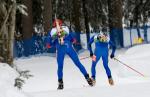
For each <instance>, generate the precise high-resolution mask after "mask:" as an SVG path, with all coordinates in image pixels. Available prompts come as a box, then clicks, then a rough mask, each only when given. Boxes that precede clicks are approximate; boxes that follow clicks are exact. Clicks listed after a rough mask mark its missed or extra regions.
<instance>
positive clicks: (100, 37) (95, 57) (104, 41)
mask: <svg viewBox="0 0 150 97" xmlns="http://www.w3.org/2000/svg"><path fill="white" fill-rule="evenodd" d="M93 42H95V51H94V54H93V51H92V47H91V44H92V43H93ZM109 45H110V46H111V47H112V53H111V55H110V58H114V53H115V49H116V47H115V45H114V43H113V42H112V41H110V40H109V38H108V35H107V34H106V33H102V32H101V33H99V34H97V35H94V36H93V37H92V38H91V39H90V41H89V43H88V49H89V51H90V56H91V57H92V67H91V73H92V77H91V78H92V80H93V85H95V83H96V70H95V67H96V64H97V62H98V61H99V59H100V58H101V57H102V60H103V66H104V68H105V71H106V74H107V77H108V82H109V84H110V85H113V84H114V82H113V79H112V75H111V71H110V69H109V67H108V55H109V50H108V46H109Z"/></svg>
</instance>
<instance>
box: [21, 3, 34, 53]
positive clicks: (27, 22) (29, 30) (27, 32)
mask: <svg viewBox="0 0 150 97" xmlns="http://www.w3.org/2000/svg"><path fill="white" fill-rule="evenodd" d="M22 3H23V4H24V5H25V6H26V7H27V13H28V16H26V15H22V32H23V33H22V34H23V41H24V55H25V56H29V55H30V54H31V46H32V42H31V38H32V34H33V15H32V0H22Z"/></svg>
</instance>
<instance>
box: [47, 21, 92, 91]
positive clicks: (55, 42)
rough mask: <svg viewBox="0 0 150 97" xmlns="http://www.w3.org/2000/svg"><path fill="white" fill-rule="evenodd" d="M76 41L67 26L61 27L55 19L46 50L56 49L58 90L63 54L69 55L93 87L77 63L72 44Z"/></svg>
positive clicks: (60, 80) (61, 85) (85, 72)
mask: <svg viewBox="0 0 150 97" xmlns="http://www.w3.org/2000/svg"><path fill="white" fill-rule="evenodd" d="M75 42H76V39H75V38H74V37H73V35H72V34H71V33H69V29H68V27H67V26H62V21H61V20H59V19H56V20H55V21H54V23H53V28H52V30H51V31H50V32H49V37H48V43H47V48H50V47H52V46H55V47H56V54H57V63H58V70H57V75H58V88H57V89H63V88H64V84H63V65H64V64H63V61H64V57H65V54H67V55H69V57H70V58H71V59H72V60H73V62H74V64H75V65H76V66H77V67H78V68H79V70H80V71H81V72H82V74H83V75H84V77H85V79H86V81H87V82H88V84H89V85H90V86H92V85H93V83H92V80H91V78H90V77H89V74H88V73H87V71H86V69H85V67H84V66H83V65H82V64H81V62H80V61H79V58H78V55H77V53H76V52H75V50H74V48H73V46H72V43H75Z"/></svg>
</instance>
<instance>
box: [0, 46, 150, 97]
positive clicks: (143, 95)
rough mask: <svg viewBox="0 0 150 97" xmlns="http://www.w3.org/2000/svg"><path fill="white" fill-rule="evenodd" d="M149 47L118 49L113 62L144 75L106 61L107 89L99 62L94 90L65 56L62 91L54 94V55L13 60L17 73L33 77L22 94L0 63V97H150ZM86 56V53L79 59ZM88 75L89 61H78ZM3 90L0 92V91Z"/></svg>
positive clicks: (85, 51) (14, 74)
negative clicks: (109, 73) (111, 81)
mask: <svg viewBox="0 0 150 97" xmlns="http://www.w3.org/2000/svg"><path fill="white" fill-rule="evenodd" d="M149 49H150V44H143V45H138V46H134V47H132V48H129V49H125V48H123V49H118V50H117V51H116V58H117V59H119V60H120V61H122V62H124V63H125V64H127V65H129V66H130V67H132V68H134V69H136V70H137V71H139V72H141V73H142V74H144V75H145V77H143V76H141V75H139V74H138V73H137V72H135V71H133V70H131V69H130V68H128V67H126V66H124V65H122V64H121V63H119V62H117V61H115V60H113V59H109V66H110V69H111V71H112V76H113V79H114V82H115V85H114V86H110V85H109V84H108V81H107V77H106V73H105V70H104V68H103V65H102V62H101V60H100V61H99V62H98V64H97V67H96V70H97V80H96V82H97V83H96V86H95V87H90V86H88V85H87V82H86V81H85V79H84V77H83V76H82V74H81V73H80V71H79V70H78V68H77V67H76V66H75V65H74V63H73V62H72V60H71V59H70V58H69V57H68V56H66V57H65V60H64V90H59V91H58V90H57V84H58V83H57V62H56V58H55V55H54V54H47V55H37V56H31V57H30V58H20V59H16V60H15V62H14V64H16V65H17V67H19V69H21V70H29V71H30V74H32V75H33V77H31V78H29V79H28V80H26V83H25V84H24V85H23V87H22V90H17V89H16V88H14V87H13V84H14V80H13V79H15V78H16V77H17V76H18V74H17V73H16V72H15V70H14V69H12V68H11V67H9V66H8V65H7V64H2V63H0V86H1V88H0V94H1V95H0V97H149V95H150V92H149V90H150V52H149ZM88 55H89V52H88V51H87V50H84V51H83V52H81V53H80V54H79V58H82V57H86V56H88ZM81 62H82V63H83V65H84V66H85V68H86V69H87V71H88V72H89V73H90V68H91V59H90V58H87V59H84V60H81ZM2 87H3V88H2Z"/></svg>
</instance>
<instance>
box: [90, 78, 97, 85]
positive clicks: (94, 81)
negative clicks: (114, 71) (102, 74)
mask: <svg viewBox="0 0 150 97" xmlns="http://www.w3.org/2000/svg"><path fill="white" fill-rule="evenodd" d="M91 79H92V82H93V86H95V84H96V80H95V78H93V77H91Z"/></svg>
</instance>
